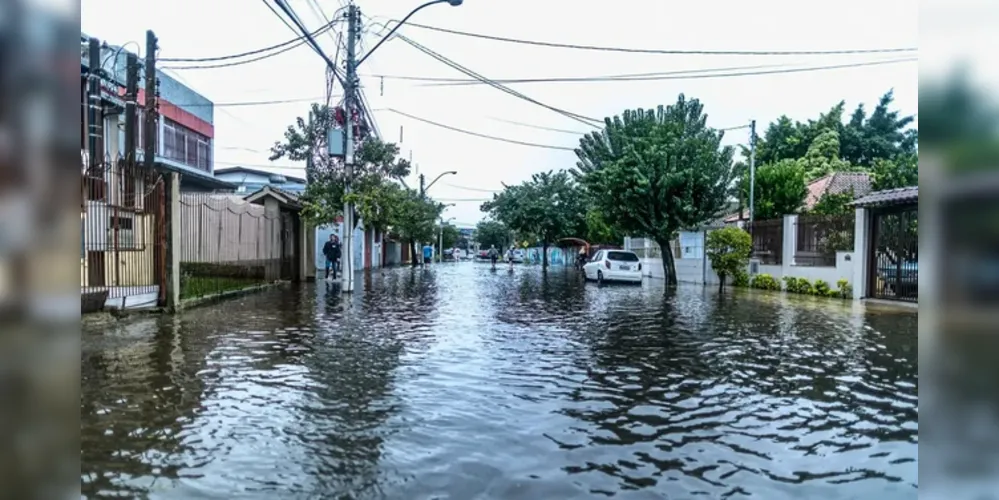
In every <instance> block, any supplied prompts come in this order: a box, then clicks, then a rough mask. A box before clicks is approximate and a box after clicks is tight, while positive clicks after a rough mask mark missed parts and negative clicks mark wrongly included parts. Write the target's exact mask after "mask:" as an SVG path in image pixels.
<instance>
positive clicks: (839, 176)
mask: <svg viewBox="0 0 999 500" xmlns="http://www.w3.org/2000/svg"><path fill="white" fill-rule="evenodd" d="M807 187H808V194H807V195H806V196H805V205H804V207H802V208H803V209H804V211H809V210H811V209H813V208H815V204H816V203H818V202H819V200H820V199H822V197H823V196H825V195H826V194H841V193H848V192H850V191H851V190H852V191H853V196H854V197H855V198H859V197H861V196H864V195H866V194H867V193H870V192H871V176H870V174H868V173H866V172H833V173H831V174H829V175H826V176H823V177H819V178H818V179H815V180H814V181H812V182H810V183H808V186H807ZM748 220H749V209H744V210H743V211H742V213H741V214H740V213H733V214H731V215H728V216H726V217H725V218H724V223H725V224H727V225H732V224H739V225H742V223H744V222H745V221H748Z"/></svg>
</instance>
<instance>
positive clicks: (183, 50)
mask: <svg viewBox="0 0 999 500" xmlns="http://www.w3.org/2000/svg"><path fill="white" fill-rule="evenodd" d="M289 1H290V3H291V5H292V7H293V8H294V9H295V10H296V12H297V13H298V14H299V16H300V17H301V18H302V19H303V20H304V22H305V23H306V24H307V26H308V27H309V28H310V29H316V28H318V27H319V26H320V25H321V23H324V21H322V20H321V17H320V15H319V14H318V13H317V9H318V8H320V7H321V8H322V9H323V11H324V12H325V13H326V15H332V14H333V13H334V11H336V10H337V9H338V8H340V7H341V5H342V2H344V1H345V0H317V1H313V0H289ZM421 1H422V0H393V1H391V2H386V1H381V2H376V1H373V0H361V1H359V2H358V5H359V6H360V7H361V11H362V13H363V14H364V15H365V17H366V22H367V23H368V26H366V27H365V28H366V29H369V31H367V33H366V35H365V37H364V40H363V42H362V47H364V48H370V47H371V46H373V45H374V44H375V42H376V41H377V37H376V35H377V34H378V32H381V31H383V30H384V28H383V27H382V26H380V25H374V24H371V23H372V22H385V21H387V20H389V19H400V18H401V17H403V16H404V15H405V14H406V13H407V12H408V11H409V10H410V9H412V8H413V7H415V6H417V5H419V3H421ZM917 9H918V7H917V6H916V5H915V4H914V3H913V2H911V1H908V0H878V1H876V2H871V1H861V0H843V1H839V2H802V1H800V0H799V1H793V0H759V1H756V2H737V1H733V0H730V1H724V2H721V1H699V2H665V1H662V0H621V1H619V2H607V1H603V2H597V1H588V0H544V1H537V0H502V1H499V0H465V5H462V6H461V7H457V8H455V7H450V6H448V5H447V4H443V5H436V6H433V7H430V8H428V9H425V10H423V11H421V12H420V13H418V14H417V15H416V16H414V18H413V19H412V21H413V22H417V23H421V24H427V25H432V26H437V27H444V28H451V29H456V30H461V31H471V32H476V33H484V34H490V35H498V36H504V37H509V38H518V39H529V40H542V41H550V42H560V43H570V44H584V45H601V46H614V47H634V48H652V49H671V50H675V49H680V50H708V51H719V50H742V51H752V50H757V51H765V50H769V51H789V50H797V51H801V50H848V49H872V48H896V47H916V46H917V45H918V43H917V33H918V27H917V19H918V10H917ZM82 28H83V30H84V31H85V32H87V33H88V34H90V35H92V36H97V37H99V38H102V39H105V40H107V41H108V42H109V43H113V44H124V43H126V42H129V41H135V42H140V43H141V42H142V41H143V40H144V38H145V30H146V29H152V30H154V31H155V32H156V34H157V36H158V37H159V40H160V57H165V58H185V57H212V56H222V55H227V54H233V53H239V52H245V51H249V50H254V49H257V48H261V47H264V46H268V45H273V44H276V43H280V42H283V41H285V40H288V39H290V38H292V37H293V36H294V34H293V33H292V32H291V31H290V30H289V29H288V27H287V26H285V25H284V24H283V23H282V22H281V21H280V20H279V19H278V18H277V17H276V16H275V15H274V14H273V13H272V12H271V11H270V10H269V9H268V8H267V6H266V5H265V4H264V1H263V0H207V1H206V0H199V1H194V0H170V1H156V2H152V1H137V0H130V1H127V0H83V2H82ZM341 29H345V27H344V25H343V24H341V25H339V26H338V27H337V28H336V31H337V32H339V31H340V30H341ZM400 32H401V33H404V34H405V35H406V36H408V37H410V38H411V39H413V40H414V41H416V42H419V43H420V44H422V45H425V46H426V47H428V48H430V49H432V50H434V51H436V52H438V53H440V54H441V55H443V56H445V57H447V58H449V59H451V60H453V61H455V62H457V63H459V64H461V65H463V66H466V67H468V68H469V69H471V70H473V71H475V72H477V73H479V74H482V75H484V76H486V77H489V78H492V79H504V78H544V77H580V76H583V77H586V76H604V75H614V74H627V73H655V72H675V71H683V70H691V69H716V68H741V67H756V68H758V69H757V71H773V70H775V69H781V68H776V67H769V66H774V65H785V67H804V66H835V65H843V64H849V63H855V62H868V61H878V60H888V59H899V58H904V57H912V56H914V54H913V53H904V54H874V55H842V56H828V55H823V56H718V55H658V54H622V53H608V52H594V51H585V50H571V49H561V48H545V47H537V46H527V45H517V44H511V43H505V42H498V41H488V40H478V39H472V38H467V37H462V36H456V35H451V34H444V33H438V32H433V31H428V30H426V29H421V28H417V27H409V28H403V29H401V30H400ZM334 36H335V35H334ZM318 41H319V43H320V45H322V47H323V48H324V49H326V50H328V51H329V52H330V53H333V52H335V50H336V46H335V43H334V40H333V39H332V37H331V36H329V35H323V36H322V37H320V38H319V40H318ZM130 48H131V47H130ZM362 52H363V51H362ZM172 64H173V65H179V64H184V63H172ZM163 65H164V66H166V65H168V64H167V63H163ZM760 66H768V67H766V68H759V67H760ZM733 71H736V72H739V71H737V70H733ZM742 71H746V70H742ZM169 73H170V74H171V75H173V76H175V77H177V78H178V80H180V81H181V82H182V83H185V84H187V85H189V86H190V87H192V88H194V89H195V90H196V91H198V92H199V93H201V94H203V95H204V96H206V97H207V98H209V99H211V100H213V101H215V102H216V103H217V107H216V108H215V160H216V168H223V167H227V166H232V165H245V166H253V167H262V166H267V165H269V164H270V162H268V160H267V157H268V153H267V150H268V149H269V147H270V146H271V145H272V144H273V143H274V141H276V140H279V139H280V138H281V136H282V132H283V130H284V129H285V128H286V127H287V126H288V125H289V124H291V123H292V122H293V120H294V119H295V117H297V116H302V115H304V114H306V113H307V110H308V103H307V102H305V100H307V99H310V98H318V97H321V96H323V95H324V93H325V84H324V63H323V62H322V60H321V59H320V58H319V57H318V56H317V55H316V54H315V53H314V52H312V51H310V50H309V49H308V48H307V47H305V46H302V47H299V48H296V49H294V50H291V51H289V52H285V53H283V54H281V55H278V56H275V57H271V58H268V59H265V60H263V61H259V62H255V63H251V64H246V65H240V66H232V67H227V68H222V69H192V70H171V71H169ZM359 73H360V74H362V75H364V76H362V85H363V86H364V87H365V94H366V96H367V98H368V101H369V103H370V104H371V107H372V108H374V109H376V110H378V111H375V113H374V114H375V117H376V121H377V124H378V127H379V129H380V130H381V133H382V135H383V137H384V138H385V139H386V140H388V141H392V142H398V141H399V129H400V126H402V127H404V129H405V133H404V136H403V142H402V144H401V145H400V146H401V148H402V150H403V152H404V154H405V155H407V156H408V155H409V154H410V153H411V154H412V157H413V161H414V163H416V164H417V165H418V166H419V171H420V172H421V173H424V174H426V176H427V177H428V180H429V179H431V178H433V177H435V176H436V175H437V174H439V173H441V172H444V171H448V170H457V171H458V172H459V173H458V175H456V176H448V177H445V178H443V179H441V180H440V182H438V183H437V184H436V185H434V186H433V188H432V189H431V190H430V194H431V195H432V196H433V197H435V198H437V199H440V200H442V201H446V202H454V203H456V206H454V207H452V208H449V209H448V212H447V214H446V217H455V218H456V220H457V221H458V222H463V223H475V222H476V221H478V220H479V219H480V218H481V217H482V214H481V213H480V212H479V205H480V203H481V201H482V200H483V199H485V198H488V197H489V196H490V191H491V190H497V189H500V188H501V184H500V183H501V182H505V183H517V182H520V181H522V180H524V179H526V178H528V177H530V175H531V174H532V173H535V172H539V171H544V170H549V169H556V170H557V169H562V168H569V167H572V166H573V165H574V164H575V161H576V157H575V155H574V154H573V153H572V152H571V151H563V150H557V149H544V148H536V147H528V146H522V145H515V144H508V143H504V142H499V141H494V140H490V139H483V138H479V137H472V136H468V135H464V134H460V133H456V132H453V131H450V130H445V129H441V128H438V127H435V126H433V125H429V124H424V123H420V122H417V121H414V120H412V119H409V118H406V117H403V116H400V115H398V114H395V113H393V112H391V111H388V110H387V108H394V109H397V110H399V111H403V112H405V113H409V114H411V115H414V116H418V117H421V118H425V119H429V120H433V121H436V122H439V123H443V124H446V125H449V126H453V127H458V128H461V129H464V130H469V131H474V132H477V133H481V134H488V135H493V136H499V137H503V138H508V139H513V140H518V141H524V142H533V143H540V144H545V145H551V146H558V147H567V148H572V147H574V146H576V145H577V143H578V136H577V135H574V134H572V133H566V132H563V131H554V130H543V129H539V128H532V127H528V126H525V125H518V124H514V123H509V122H511V121H512V122H520V123H523V124H528V125H534V126H536V127H548V128H553V129H560V130H567V131H579V132H584V131H587V130H590V129H588V128H587V127H586V126H584V125H583V124H580V123H578V122H576V121H573V120H571V119H569V118H567V117H565V116H562V115H560V114H557V113H555V112H553V111H550V110H547V109H544V108H542V107H540V106H537V105H535V104H532V103H529V102H526V101H523V100H520V99H518V98H516V97H513V96H510V95H507V94H505V93H503V92H501V91H500V90H497V89H494V88H491V87H489V86H486V85H474V86H426V85H425V82H413V81H405V80H397V79H391V78H385V79H384V88H382V79H380V78H378V77H377V76H376V75H391V76H397V75H402V76H420V77H439V78H467V77H466V76H465V75H463V74H461V73H459V72H457V71H456V70H454V69H451V68H449V67H447V66H445V65H444V64H443V63H441V62H439V61H437V60H434V59H432V58H430V57H429V56H427V55H425V54H423V53H421V52H419V51H417V50H416V49H415V48H413V47H411V46H409V45H407V44H406V43H404V42H402V41H401V40H391V41H389V42H387V43H386V44H385V45H383V46H382V47H381V48H379V49H378V51H377V52H376V53H375V55H373V56H372V57H371V58H370V59H369V60H368V61H366V62H365V63H364V65H363V66H362V67H361V68H360V69H359ZM918 75H919V70H918V67H917V64H916V63H914V62H907V63H898V64H887V65H880V66H867V67H859V68H850V69H832V70H826V71H813V72H797V73H786V74H769V75H755V76H741V77H725V78H701V79H674V80H659V81H644V82H599V83H593V82H588V83H534V84H511V85H510V87H512V88H515V89H516V90H518V91H520V92H522V93H524V94H526V95H528V96H530V97H531V98H534V99H535V100H538V101H541V102H543V103H545V104H548V105H551V106H554V107H558V108H562V109H565V110H568V111H571V112H574V113H577V114H580V115H585V116H590V117H597V118H603V117H604V116H608V115H613V114H617V113H619V112H620V111H621V110H623V109H626V108H633V107H654V106H656V105H658V104H669V103H671V102H673V101H675V99H676V97H677V94H679V93H685V94H686V95H687V96H688V97H696V98H698V99H700V100H701V101H702V102H703V103H704V105H705V110H706V112H707V113H708V116H709V118H708V120H709V124H710V125H712V126H716V127H719V128H725V127H732V126H738V125H741V124H745V123H748V122H749V120H751V119H754V118H755V119H756V120H757V122H758V126H759V127H760V128H761V129H762V128H763V127H765V126H766V124H767V123H768V122H770V121H771V120H773V119H774V118H776V117H778V116H780V115H782V114H786V115H788V116H790V117H792V118H794V119H798V120H806V119H809V118H814V117H815V116H817V115H818V113H820V112H822V111H825V110H827V109H828V108H829V107H831V106H832V105H833V104H835V103H836V102H838V101H840V100H846V103H847V106H848V109H849V110H852V108H853V107H855V106H856V105H857V104H858V103H861V102H863V103H865V104H867V106H868V108H869V109H870V108H872V107H873V105H874V104H875V103H876V101H877V99H878V98H879V97H880V96H881V95H882V94H883V93H884V92H885V91H887V90H888V89H891V88H894V89H895V96H896V105H897V107H899V108H901V109H902V110H903V111H905V112H907V113H913V114H914V113H915V112H916V110H917V89H918ZM338 91H339V89H338ZM383 92H384V94H383ZM269 100H297V101H298V102H291V103H284V104H270V105H252V106H251V105H247V106H236V105H226V104H227V103H230V104H231V103H240V102H251V101H269ZM747 136H748V132H747V131H746V130H736V131H732V132H729V133H728V135H727V136H726V142H728V143H731V144H735V143H744V142H745V141H746V138H747ZM274 166H275V167H280V168H275V171H280V172H282V173H286V174H298V175H303V176H304V167H303V166H302V165H295V164H293V163H291V162H287V161H283V162H277V163H276V164H274ZM414 184H415V176H414V179H413V180H412V181H411V182H410V185H414Z"/></svg>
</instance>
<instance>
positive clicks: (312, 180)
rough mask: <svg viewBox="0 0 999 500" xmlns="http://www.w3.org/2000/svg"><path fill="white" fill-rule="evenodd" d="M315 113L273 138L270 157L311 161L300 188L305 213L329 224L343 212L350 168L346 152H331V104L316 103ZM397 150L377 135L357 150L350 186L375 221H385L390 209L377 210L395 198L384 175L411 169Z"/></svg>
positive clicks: (398, 175) (392, 176)
mask: <svg viewBox="0 0 999 500" xmlns="http://www.w3.org/2000/svg"><path fill="white" fill-rule="evenodd" d="M311 113H312V120H311V122H310V121H309V120H307V119H305V118H302V117H298V118H297V119H296V120H295V123H294V124H293V125H289V126H288V129H287V130H285V133H284V140H283V141H277V142H275V143H274V146H273V147H271V156H270V160H271V161H274V160H279V159H282V158H285V159H288V160H292V161H305V162H307V164H306V179H307V180H308V184H307V185H306V189H305V192H304V193H303V194H302V205H303V210H302V212H303V215H304V216H305V217H306V218H307V219H309V220H310V221H311V222H313V223H314V224H329V223H332V222H334V221H335V220H336V218H337V217H338V216H341V215H343V204H344V201H345V200H344V183H345V180H346V176H347V172H346V170H345V168H344V164H343V159H342V158H337V157H332V156H330V155H329V154H327V131H328V130H329V129H330V128H331V127H333V126H335V118H334V113H333V109H332V108H330V107H328V106H324V105H320V104H313V105H312V108H311ZM398 154H399V148H398V146H396V145H395V144H392V143H387V142H382V141H380V140H378V139H376V138H368V139H366V140H365V141H364V142H362V143H361V144H360V145H359V146H358V149H357V152H356V154H355V165H354V169H353V176H352V178H351V181H352V187H353V188H352V191H353V192H354V194H355V195H356V197H355V199H354V201H355V202H361V205H365V204H366V205H367V209H369V211H368V213H367V214H363V213H361V212H362V210H363V209H362V208H361V206H359V207H358V215H361V217H364V220H365V221H367V222H369V223H374V224H376V226H377V225H382V226H385V225H386V222H385V221H386V220H387V219H386V217H388V215H387V214H386V215H385V216H384V217H374V215H375V214H376V213H378V211H377V209H379V208H385V205H384V204H383V203H384V202H386V201H387V200H390V199H393V198H392V196H391V191H392V189H393V188H391V187H389V185H390V184H391V183H387V182H384V181H385V180H386V179H395V180H397V181H398V180H401V179H403V178H405V177H406V176H408V175H409V172H410V165H409V162H408V161H406V160H404V159H400V158H398ZM396 187H398V186H396ZM386 190H388V191H386ZM365 215H367V216H368V217H371V219H370V220H369V219H368V218H367V217H365ZM379 229H381V228H379Z"/></svg>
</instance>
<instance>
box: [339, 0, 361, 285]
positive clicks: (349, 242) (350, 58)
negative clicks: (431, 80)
mask: <svg viewBox="0 0 999 500" xmlns="http://www.w3.org/2000/svg"><path fill="white" fill-rule="evenodd" d="M359 17H360V16H358V11H357V6H355V5H354V4H353V3H351V4H350V5H349V6H348V7H347V77H346V78H345V81H344V89H343V107H344V112H345V113H346V115H347V117H346V126H345V127H344V128H345V129H346V130H345V131H344V132H345V133H344V137H345V138H346V141H347V144H346V145H345V147H344V170H345V172H346V176H345V177H344V189H343V193H344V195H347V194H350V189H351V181H352V177H353V175H354V102H355V99H356V98H355V96H354V93H355V91H356V88H357V85H356V83H357V53H356V49H357V47H356V41H357V37H358V33H359V31H360V29H359V27H358V23H359V19H358V18H359ZM353 239H354V204H353V203H344V206H343V241H344V245H345V246H346V249H345V250H346V251H345V252H344V257H345V258H344V259H343V276H342V277H341V280H340V290H341V291H342V292H343V293H351V292H353V291H354V242H353Z"/></svg>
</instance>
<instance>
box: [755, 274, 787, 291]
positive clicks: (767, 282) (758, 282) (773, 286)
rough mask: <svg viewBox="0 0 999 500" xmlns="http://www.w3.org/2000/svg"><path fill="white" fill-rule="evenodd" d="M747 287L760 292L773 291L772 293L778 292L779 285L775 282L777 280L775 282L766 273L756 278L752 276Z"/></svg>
mask: <svg viewBox="0 0 999 500" xmlns="http://www.w3.org/2000/svg"><path fill="white" fill-rule="evenodd" d="M749 286H751V287H753V288H758V289H760V290H774V291H777V290H780V283H779V282H777V280H775V279H774V277H773V276H770V275H769V274H766V273H763V274H757V275H756V276H753V279H752V281H751V282H750V284H749Z"/></svg>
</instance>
